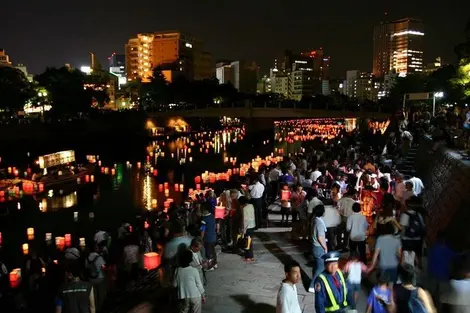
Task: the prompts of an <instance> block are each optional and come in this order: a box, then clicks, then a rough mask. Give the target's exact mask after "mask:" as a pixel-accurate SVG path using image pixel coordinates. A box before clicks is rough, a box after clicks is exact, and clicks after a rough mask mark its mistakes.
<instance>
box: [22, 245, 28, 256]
mask: <svg viewBox="0 0 470 313" xmlns="http://www.w3.org/2000/svg"><path fill="white" fill-rule="evenodd" d="M28 253H29V245H28V244H27V243H24V244H23V254H24V255H27V254H28Z"/></svg>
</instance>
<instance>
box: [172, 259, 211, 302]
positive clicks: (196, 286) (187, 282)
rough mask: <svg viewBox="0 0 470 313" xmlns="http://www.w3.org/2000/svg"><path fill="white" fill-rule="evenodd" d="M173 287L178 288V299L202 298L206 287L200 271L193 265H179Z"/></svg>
mask: <svg viewBox="0 0 470 313" xmlns="http://www.w3.org/2000/svg"><path fill="white" fill-rule="evenodd" d="M173 287H176V288H177V290H178V299H180V300H181V299H189V298H201V296H202V295H203V294H204V287H203V285H202V282H201V276H200V275H199V271H198V270H197V269H196V268H194V267H192V266H188V267H178V268H177V269H176V272H175V277H174V279H173Z"/></svg>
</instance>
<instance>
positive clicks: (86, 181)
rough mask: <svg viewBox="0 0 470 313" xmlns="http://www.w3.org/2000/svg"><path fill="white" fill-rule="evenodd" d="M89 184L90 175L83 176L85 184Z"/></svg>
mask: <svg viewBox="0 0 470 313" xmlns="http://www.w3.org/2000/svg"><path fill="white" fill-rule="evenodd" d="M88 182H90V175H85V183H88Z"/></svg>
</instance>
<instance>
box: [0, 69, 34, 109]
mask: <svg viewBox="0 0 470 313" xmlns="http://www.w3.org/2000/svg"><path fill="white" fill-rule="evenodd" d="M33 96H34V90H33V88H32V85H31V84H30V83H29V82H28V79H27V78H26V76H25V75H24V74H23V72H21V71H20V70H18V69H16V68H13V67H9V66H0V109H7V110H23V107H24V105H25V104H26V102H28V101H29V100H30V99H31V98H32V97H33Z"/></svg>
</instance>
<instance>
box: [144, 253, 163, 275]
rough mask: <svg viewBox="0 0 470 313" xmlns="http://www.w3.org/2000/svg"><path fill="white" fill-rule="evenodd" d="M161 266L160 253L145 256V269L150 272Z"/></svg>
mask: <svg viewBox="0 0 470 313" xmlns="http://www.w3.org/2000/svg"><path fill="white" fill-rule="evenodd" d="M160 264H161V256H160V255H159V254H158V253H155V252H150V253H146V254H144V268H145V269H146V270H148V271H150V270H153V269H156V268H157V267H159V266H160Z"/></svg>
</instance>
